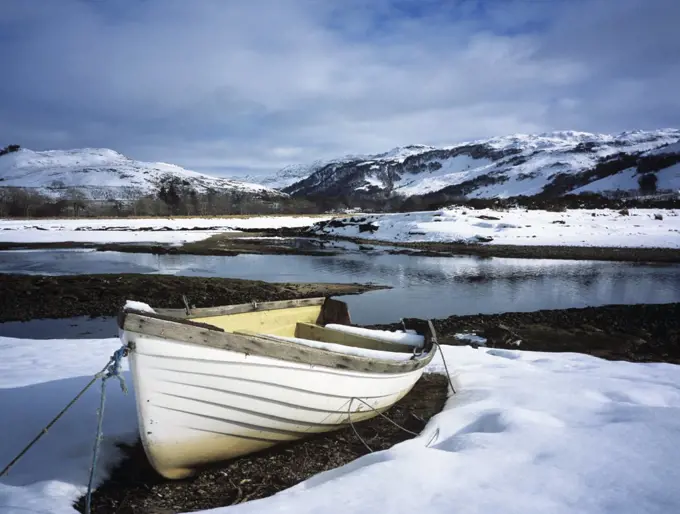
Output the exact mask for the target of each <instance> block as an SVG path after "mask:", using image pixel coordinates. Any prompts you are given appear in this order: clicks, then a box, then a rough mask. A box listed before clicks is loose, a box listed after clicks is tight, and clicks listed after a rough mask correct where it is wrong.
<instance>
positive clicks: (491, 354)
mask: <svg viewBox="0 0 680 514" xmlns="http://www.w3.org/2000/svg"><path fill="white" fill-rule="evenodd" d="M118 345H119V341H118V340H117V339H103V340H77V341H76V340H43V341H37V340H22V339H13V338H6V337H0V356H1V357H2V358H0V377H1V378H0V408H2V409H3V412H4V413H5V415H6V416H8V419H18V416H19V413H20V412H21V417H22V422H21V423H14V424H12V425H9V426H7V430H4V431H3V440H2V442H0V462H3V463H4V462H5V461H8V460H9V459H10V458H11V457H13V456H14V454H15V453H16V452H17V450H18V449H19V448H21V447H22V446H23V444H25V443H26V442H27V440H28V439H30V437H32V435H33V434H34V433H35V432H36V431H37V430H39V429H40V427H42V426H43V425H44V424H45V422H46V421H47V420H49V419H50V418H51V416H53V415H54V414H55V412H56V411H57V410H58V409H59V408H60V407H61V406H62V405H64V404H65V403H66V402H67V401H68V400H69V399H70V398H71V397H72V396H73V395H74V393H75V392H76V391H77V390H78V389H79V388H80V387H82V385H83V384H84V383H85V382H86V381H87V380H88V377H89V376H91V375H92V374H93V373H94V372H96V371H97V370H98V369H100V368H101V366H102V365H103V363H104V362H106V360H107V359H108V356H109V355H110V354H111V352H112V351H113V350H115V349H116V348H117V347H118ZM444 352H445V355H446V359H447V363H448V365H449V368H450V369H451V370H452V372H453V373H454V374H455V376H454V379H455V384H456V387H457V391H458V394H456V395H453V396H451V397H450V398H449V400H448V401H447V404H446V406H445V408H444V410H443V411H442V412H441V413H440V414H438V415H436V416H435V417H434V418H432V419H431V420H430V422H429V423H428V425H427V426H426V428H425V429H424V430H423V432H422V433H421V434H420V435H419V436H418V437H416V438H414V439H411V440H408V441H404V442H403V443H399V444H397V445H396V446H394V447H392V448H391V449H389V450H385V451H381V452H376V453H373V454H369V455H366V456H364V457H361V458H359V459H357V460H355V461H353V462H351V463H350V464H348V465H345V466H343V467H341V468H338V469H333V470H330V471H327V472H323V473H321V474H319V475H316V476H314V477H312V478H311V479H308V480H306V481H305V482H302V483H300V484H298V485H296V486H294V487H292V488H290V489H288V490H286V491H283V492H281V493H279V494H277V495H275V496H271V497H268V498H265V499H262V500H257V501H253V502H246V503H243V504H240V505H236V506H233V507H225V508H221V509H218V510H216V511H212V512H225V513H226V512H244V513H255V512H257V513H260V512H273V511H281V510H286V511H291V512H292V511H294V510H295V511H298V512H319V510H322V509H325V510H326V511H328V512H330V513H336V512H337V513H340V512H343V513H347V512H352V513H364V512H365V513H367V514H368V513H372V512H374V511H375V509H376V508H378V507H380V508H383V509H386V510H388V511H389V512H394V513H397V514H401V513H404V514H406V513H412V512H413V511H414V510H418V509H419V510H424V511H427V512H431V513H435V514H437V513H440V512H441V513H444V512H446V513H450V512H461V513H463V512H468V511H469V508H470V506H474V510H475V512H484V513H486V512H488V513H492V512H504V511H507V506H508V505H513V510H517V511H521V512H524V513H534V512H535V513H539V512H540V513H542V512H545V511H546V510H549V511H550V512H556V513H565V514H566V513H567V512H573V511H574V510H578V511H579V512H586V513H601V512H604V511H605V510H607V509H611V508H615V509H616V511H617V512H621V513H624V514H633V513H635V514H637V513H638V512H659V513H662V512H671V511H674V510H678V509H679V508H680V491H679V490H678V489H677V488H676V487H674V485H675V484H676V483H677V480H678V473H677V472H674V471H673V469H674V466H673V464H674V463H675V462H677V460H678V459H680V444H679V443H680V436H679V435H678V434H680V415H679V414H680V393H679V392H678V391H679V390H680V374H679V373H678V370H679V369H680V367H678V366H676V365H672V364H637V363H629V362H615V361H605V360H601V359H598V358H595V357H591V356H587V355H582V354H574V353H559V354H557V353H539V352H525V351H513V350H499V349H485V348H480V349H472V348H470V347H444ZM55 356H56V357H55ZM127 369H128V366H127V363H124V370H125V372H126V373H125V375H126V376H127V378H128V379H129V378H130V377H129V375H128V373H127ZM428 371H429V372H441V371H442V362H441V359H440V357H439V356H437V357H436V359H435V361H433V363H432V364H431V365H430V366H429V368H428ZM128 383H129V385H131V384H130V380H128ZM631 384H634V387H633V386H631ZM94 389H96V388H94ZM94 389H93V390H91V391H89V392H88V394H87V395H86V396H85V397H83V398H82V399H81V400H80V402H79V403H78V404H77V406H76V407H74V409H73V410H72V411H70V412H69V413H68V415H67V416H65V417H64V418H63V419H62V420H60V422H59V423H58V424H57V425H55V427H54V428H53V430H51V431H50V433H49V434H48V435H47V436H46V437H44V438H43V439H42V440H41V441H40V443H39V447H38V448H34V449H33V450H32V451H31V452H29V453H28V454H27V455H26V456H25V457H24V459H23V460H22V461H21V462H20V463H19V464H17V466H16V467H15V468H14V469H13V470H12V472H11V474H10V475H9V476H8V477H3V478H2V479H1V480H0V505H2V506H3V509H4V512H5V513H7V514H19V513H23V512H25V510H26V508H27V507H28V508H31V509H34V510H36V511H38V510H42V511H50V512H54V513H58V514H59V513H70V514H72V513H73V512H74V509H73V507H72V503H73V502H74V501H75V500H76V499H77V498H78V497H79V496H81V495H82V494H83V493H84V491H85V485H86V482H87V474H88V467H89V456H90V451H91V447H92V436H93V430H94V426H95V423H96V405H97V403H98V391H97V390H94ZM29 406H30V408H29ZM136 430H137V429H136V418H135V414H134V394H133V392H132V391H130V393H129V394H128V395H127V396H124V395H122V394H121V392H120V390H118V388H117V387H114V386H112V387H109V388H108V403H107V416H106V418H105V425H104V434H105V439H104V441H103V444H102V459H101V461H100V462H101V467H100V468H99V473H98V479H97V484H101V483H102V481H103V480H104V479H105V478H106V476H107V474H108V472H109V471H110V470H111V469H112V467H113V466H114V465H115V464H116V463H117V462H119V461H120V459H121V458H122V455H121V453H120V451H119V450H117V449H116V447H115V444H116V443H119V442H127V443H131V442H133V441H134V440H135V438H136ZM425 469H427V470H429V472H427V473H424V472H423V470H425ZM661 470H663V472H661ZM404 483H408V484H409V487H403V484H404ZM614 484H616V486H615V487H614ZM347 491H352V494H351V495H348V494H347ZM414 491H417V494H414ZM329 505H330V506H331V508H330V510H329Z"/></svg>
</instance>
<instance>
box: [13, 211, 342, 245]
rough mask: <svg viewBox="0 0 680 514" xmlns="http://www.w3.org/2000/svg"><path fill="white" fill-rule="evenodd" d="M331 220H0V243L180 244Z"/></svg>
mask: <svg viewBox="0 0 680 514" xmlns="http://www.w3.org/2000/svg"><path fill="white" fill-rule="evenodd" d="M331 217H332V216H325V217H310V216H253V217H249V218H108V219H87V218H80V219H33V220H15V219H0V242H12V243H58V242H65V241H69V242H78V243H159V244H160V243H173V244H183V243H187V242H195V241H200V240H202V239H206V238H208V237H210V236H212V235H214V234H219V233H221V232H238V231H239V230H241V229H265V228H267V229H273V228H283V227H306V226H309V225H312V224H313V223H315V222H317V221H319V220H323V219H330V218H331ZM190 229H191V230H190ZM196 229H197V230H196Z"/></svg>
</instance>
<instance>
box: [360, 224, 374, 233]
mask: <svg viewBox="0 0 680 514" xmlns="http://www.w3.org/2000/svg"><path fill="white" fill-rule="evenodd" d="M376 230H378V226H377V225H374V224H373V223H362V224H361V225H359V232H370V233H371V234H372V233H373V232H375V231H376Z"/></svg>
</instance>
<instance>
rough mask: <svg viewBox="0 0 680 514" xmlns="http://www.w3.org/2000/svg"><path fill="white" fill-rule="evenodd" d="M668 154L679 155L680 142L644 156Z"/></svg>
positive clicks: (651, 151) (656, 149)
mask: <svg viewBox="0 0 680 514" xmlns="http://www.w3.org/2000/svg"><path fill="white" fill-rule="evenodd" d="M668 153H680V141H678V142H677V143H672V144H670V145H666V146H662V147H661V148H655V149H654V150H650V151H649V152H647V154H646V155H663V154H668Z"/></svg>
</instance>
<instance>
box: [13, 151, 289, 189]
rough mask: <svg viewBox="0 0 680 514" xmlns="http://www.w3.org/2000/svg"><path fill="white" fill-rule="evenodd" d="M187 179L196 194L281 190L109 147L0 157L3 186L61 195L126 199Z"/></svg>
mask: <svg viewBox="0 0 680 514" xmlns="http://www.w3.org/2000/svg"><path fill="white" fill-rule="evenodd" d="M168 177H176V178H178V179H180V180H182V181H184V180H186V181H188V182H189V183H190V184H191V186H192V187H193V188H194V189H196V190H197V191H198V192H201V193H202V192H205V191H207V190H208V189H209V188H214V189H218V190H220V189H226V190H239V191H243V192H247V193H253V194H258V193H269V194H273V195H279V194H280V193H278V192H276V191H274V190H273V189H271V188H268V187H265V186H263V185H260V184H252V183H247V182H240V181H235V180H232V179H226V178H221V177H213V176H210V175H205V174H203V173H198V172H195V171H191V170H187V169H184V168H182V167H180V166H175V165H173V164H168V163H163V162H142V161H135V160H132V159H129V158H127V157H125V156H124V155H122V154H119V153H118V152H115V151H113V150H109V149H107V148H81V149H73V150H47V151H41V152H35V151H32V150H29V149H24V148H22V149H21V150H19V151H18V152H13V153H9V154H7V155H3V156H0V179H1V184H0V185H1V186H2V187H24V188H37V189H38V191H39V192H41V193H42V194H46V195H49V196H54V197H58V196H60V195H61V194H62V193H64V190H65V188H77V189H79V190H80V191H82V192H83V193H84V194H85V195H86V196H87V197H88V198H90V199H97V200H104V199H110V198H113V199H119V200H128V199H130V198H132V197H138V196H141V195H144V194H152V193H155V192H157V191H158V189H159V187H160V183H161V180H162V179H165V178H168Z"/></svg>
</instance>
